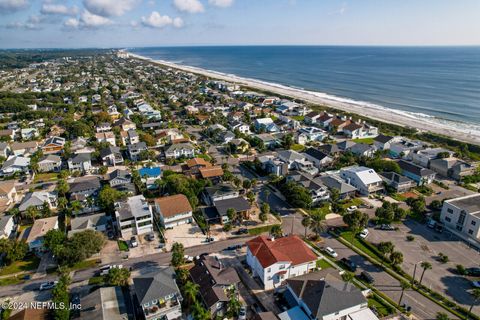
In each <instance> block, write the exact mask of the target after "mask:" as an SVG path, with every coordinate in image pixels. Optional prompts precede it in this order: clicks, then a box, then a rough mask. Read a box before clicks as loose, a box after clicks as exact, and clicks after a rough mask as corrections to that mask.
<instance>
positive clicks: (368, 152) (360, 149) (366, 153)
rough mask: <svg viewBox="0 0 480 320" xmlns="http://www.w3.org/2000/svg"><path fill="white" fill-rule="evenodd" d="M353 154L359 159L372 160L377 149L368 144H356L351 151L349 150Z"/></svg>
mask: <svg viewBox="0 0 480 320" xmlns="http://www.w3.org/2000/svg"><path fill="white" fill-rule="evenodd" d="M348 151H350V152H351V153H353V154H354V155H356V156H359V157H367V158H371V157H373V156H374V155H375V152H376V151H377V150H375V147H373V146H371V145H369V144H366V143H356V144H355V145H354V146H352V147H351V148H350V149H348Z"/></svg>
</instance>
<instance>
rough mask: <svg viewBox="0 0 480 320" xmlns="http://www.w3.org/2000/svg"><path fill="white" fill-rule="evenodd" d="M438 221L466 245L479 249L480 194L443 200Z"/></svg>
mask: <svg viewBox="0 0 480 320" xmlns="http://www.w3.org/2000/svg"><path fill="white" fill-rule="evenodd" d="M440 221H442V222H443V223H444V224H445V226H446V227H447V228H448V229H449V230H450V231H452V232H453V233H454V234H456V235H457V236H460V237H461V238H462V239H464V240H466V241H467V243H472V242H473V243H474V244H476V246H477V247H480V194H478V193H476V194H472V195H468V196H464V197H459V198H455V199H449V200H445V201H444V202H443V207H442V212H441V214H440Z"/></svg>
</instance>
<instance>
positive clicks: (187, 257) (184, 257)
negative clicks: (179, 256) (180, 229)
mask: <svg viewBox="0 0 480 320" xmlns="http://www.w3.org/2000/svg"><path fill="white" fill-rule="evenodd" d="M183 259H185V261H186V262H193V257H192V256H189V255H188V254H186V255H184V256H183Z"/></svg>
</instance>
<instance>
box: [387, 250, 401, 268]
mask: <svg viewBox="0 0 480 320" xmlns="http://www.w3.org/2000/svg"><path fill="white" fill-rule="evenodd" d="M390 260H391V261H392V264H393V265H394V266H398V265H399V264H401V263H402V262H403V253H401V252H400V251H394V252H392V253H391V254H390Z"/></svg>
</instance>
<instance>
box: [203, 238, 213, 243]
mask: <svg viewBox="0 0 480 320" xmlns="http://www.w3.org/2000/svg"><path fill="white" fill-rule="evenodd" d="M213 241H215V238H214V237H207V238H206V239H205V242H206V243H210V242H213Z"/></svg>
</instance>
